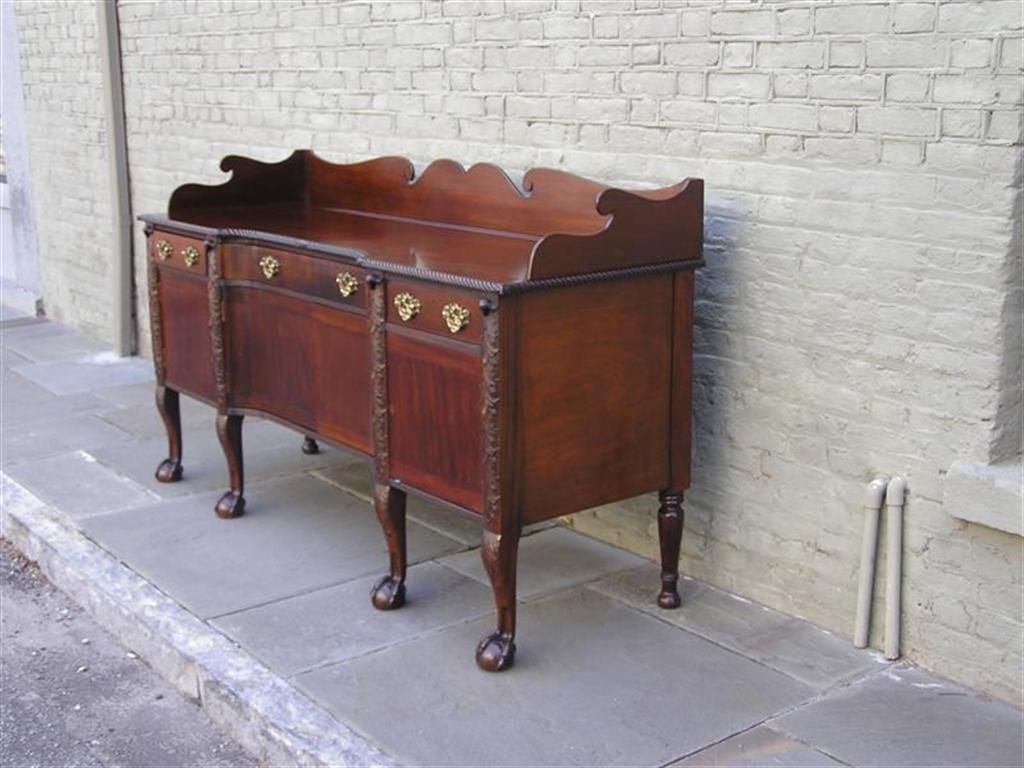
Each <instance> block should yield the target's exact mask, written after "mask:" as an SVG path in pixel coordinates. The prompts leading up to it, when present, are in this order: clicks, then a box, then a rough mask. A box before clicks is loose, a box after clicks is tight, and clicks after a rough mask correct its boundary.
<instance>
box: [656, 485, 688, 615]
mask: <svg viewBox="0 0 1024 768" xmlns="http://www.w3.org/2000/svg"><path fill="white" fill-rule="evenodd" d="M658 498H659V499H660V501H661V507H660V509H658V538H659V540H660V543H661V592H660V593H659V594H658V605H660V606H661V607H662V608H678V607H679V602H680V600H679V589H678V583H679V545H680V543H681V542H682V540H683V493H682V491H661V493H659V494H658Z"/></svg>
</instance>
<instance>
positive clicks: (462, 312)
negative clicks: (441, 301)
mask: <svg viewBox="0 0 1024 768" xmlns="http://www.w3.org/2000/svg"><path fill="white" fill-rule="evenodd" d="M441 317H443V318H444V322H445V325H447V326H448V330H449V331H451V332H452V333H458V332H459V331H461V330H462V329H463V328H465V327H466V326H467V325H469V310H468V309H466V308H465V307H464V306H462V305H461V304H445V305H444V306H443V307H442V308H441Z"/></svg>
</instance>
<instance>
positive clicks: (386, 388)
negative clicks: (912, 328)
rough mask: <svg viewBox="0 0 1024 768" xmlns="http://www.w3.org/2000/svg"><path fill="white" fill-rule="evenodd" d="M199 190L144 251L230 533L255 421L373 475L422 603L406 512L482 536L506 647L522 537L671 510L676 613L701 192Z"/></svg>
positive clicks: (680, 187) (488, 640)
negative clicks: (642, 498)
mask: <svg viewBox="0 0 1024 768" xmlns="http://www.w3.org/2000/svg"><path fill="white" fill-rule="evenodd" d="M221 169H222V170H224V171H230V172H231V173H232V175H231V177H230V179H229V180H228V181H227V182H225V183H223V184H221V185H218V186H205V185H199V184H187V185H185V186H182V187H179V188H178V189H177V190H175V192H174V193H173V195H172V196H171V200H170V204H169V210H168V215H167V216H158V215H146V216H142V217H140V218H141V219H142V220H143V221H144V222H145V226H146V234H147V236H148V240H147V242H148V268H149V300H150V322H151V327H152V338H153V359H154V364H155V368H156V381H157V388H156V403H157V408H158V409H159V411H160V415H161V416H162V418H163V422H164V424H165V426H166V429H167V436H168V443H169V456H168V458H166V459H165V460H164V461H163V462H162V463H161V464H160V465H159V468H158V469H157V473H156V475H157V479H158V480H161V481H163V482H174V481H178V480H180V479H181V477H182V441H181V423H180V417H179V393H185V394H187V395H190V396H192V397H195V398H197V399H199V400H202V401H205V402H207V403H210V404H212V405H214V406H215V407H216V409H217V434H218V436H219V438H220V442H221V444H222V446H223V449H224V453H225V456H226V459H227V467H228V475H229V490H228V491H227V492H226V493H225V494H224V496H223V497H222V498H221V499H220V500H219V501H218V502H217V505H216V512H217V514H218V515H220V516H221V517H226V518H227V517H235V516H237V515H240V514H242V511H243V509H244V507H245V498H244V496H243V463H242V419H243V417H244V416H245V415H246V414H259V415H261V416H266V417H270V418H272V419H275V420H277V421H279V422H282V423H284V424H286V425H289V426H291V427H294V428H295V429H296V430H298V431H299V432H300V433H302V434H303V435H305V443H304V445H303V448H304V450H307V451H315V450H317V445H316V442H315V441H316V440H317V439H319V440H323V441H326V442H328V443H331V444H336V445H340V446H345V447H347V448H350V449H354V450H356V451H358V452H361V453H363V454H367V455H369V456H372V457H373V460H374V474H375V492H374V499H375V508H376V514H377V516H378V518H379V519H380V523H381V526H382V528H383V530H384V535H385V537H386V539H387V545H388V551H389V553H390V568H389V571H388V574H387V575H386V576H385V577H384V578H382V579H381V580H380V581H379V582H378V583H377V585H376V586H375V587H374V589H373V591H372V595H371V596H372V601H373V605H374V606H376V607H377V608H379V609H382V610H388V609H394V608H398V607H400V606H401V605H402V604H403V602H404V600H405V577H406V542H405V502H406V493H407V492H408V493H415V494H421V495H422V496H424V497H426V498H428V499H432V500H434V501H437V502H440V503H442V504H443V505H447V506H449V507H453V508H455V509H457V510H461V511H463V512H465V513H469V514H470V515H472V516H474V517H476V518H477V519H479V521H480V526H481V529H482V547H481V556H482V559H483V562H484V565H485V567H486V570H487V573H488V575H489V577H490V581H491V585H492V587H493V591H494V599H495V603H496V606H497V628H496V630H495V631H494V632H493V633H491V634H489V635H488V636H487V637H485V638H484V639H483V640H482V642H481V643H480V645H479V647H478V648H477V651H476V660H477V663H478V664H479V665H480V667H482V668H483V669H486V670H491V671H496V670H501V669H505V668H507V667H509V666H511V665H512V662H513V659H514V657H515V650H516V646H515V643H514V637H515V625H516V551H517V547H518V542H519V537H520V531H521V528H522V527H523V526H524V525H526V524H529V523H535V522H538V521H541V520H546V519H549V518H553V517H558V516H561V515H567V514H569V513H572V512H576V511H579V510H582V509H586V508H589V507H594V506H597V505H599V504H606V503H609V502H613V501H617V500H621V499H624V498H628V497H632V496H636V495H638V494H642V493H645V492H650V491H659V497H660V508H659V510H658V531H659V535H660V544H661V590H660V594H659V595H658V598H657V599H658V604H659V605H661V606H662V607H663V608H674V607H676V606H678V605H679V595H678V592H677V589H676V582H677V580H678V560H679V546H680V538H681V535H682V514H683V513H682V499H683V492H684V491H685V490H686V489H687V488H688V486H689V484H690V440H691V359H692V326H693V294H694V269H695V268H696V267H698V266H700V265H701V264H702V241H703V183H702V181H701V180H699V179H687V180H685V181H683V182H681V183H679V184H676V185H674V186H671V187H666V188H664V189H657V190H650V191H633V190H625V189H616V188H612V187H608V186H605V185H602V184H599V183H597V182H594V181H590V180H586V179H582V178H579V177H577V176H573V175H571V174H568V173H564V172H561V171H556V170H550V169H544V168H536V169H533V170H531V171H529V172H528V173H526V175H525V176H524V177H523V179H522V183H521V186H517V185H516V184H515V183H513V182H512V181H511V180H510V179H509V177H508V176H506V175H505V173H504V172H503V171H501V170H500V169H499V168H497V167H495V166H493V165H488V164H479V165H474V166H472V167H471V168H469V169H468V170H467V169H464V168H463V167H462V166H461V165H459V164H458V163H455V162H452V161H450V160H438V161H436V162H434V163H432V164H431V165H429V166H428V167H427V168H426V169H425V170H424V171H423V172H422V173H420V174H418V175H417V174H416V172H415V169H414V166H413V165H412V163H410V162H409V161H408V160H406V159H403V158H400V157H382V158H378V159H375V160H370V161H367V162H362V163H356V164H352V165H336V164H332V163H329V162H327V161H325V160H322V159H320V158H318V157H317V156H316V155H314V154H313V153H311V152H309V151H297V152H295V153H294V154H292V155H291V157H289V158H288V159H286V160H284V161H282V162H279V163H263V162H259V161H256V160H251V159H247V158H243V157H237V156H229V157H226V158H224V160H223V161H222V162H221Z"/></svg>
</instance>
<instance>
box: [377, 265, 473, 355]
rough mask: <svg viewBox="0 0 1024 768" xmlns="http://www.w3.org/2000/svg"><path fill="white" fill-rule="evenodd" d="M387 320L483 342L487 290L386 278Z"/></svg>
mask: <svg viewBox="0 0 1024 768" xmlns="http://www.w3.org/2000/svg"><path fill="white" fill-rule="evenodd" d="M387 292H388V293H387V310H388V322H389V323H391V324H393V325H395V326H398V327H401V328H410V329H413V330H417V331H423V332H425V333H432V334H436V335H438V336H443V337H445V338H448V339H454V340H456V341H467V342H469V343H471V344H477V343H479V342H480V333H481V330H482V325H483V323H482V317H481V314H480V300H481V299H482V298H484V294H476V293H472V292H470V291H462V290H459V289H457V288H449V287H448V286H446V285H436V284H433V283H424V282H419V281H416V280H402V279H397V280H393V279H391V278H388V282H387Z"/></svg>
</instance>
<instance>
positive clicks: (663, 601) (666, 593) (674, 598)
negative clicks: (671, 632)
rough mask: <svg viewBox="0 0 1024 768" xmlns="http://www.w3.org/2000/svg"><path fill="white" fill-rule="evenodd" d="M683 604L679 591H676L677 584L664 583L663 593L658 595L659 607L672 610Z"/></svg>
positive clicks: (662, 583) (671, 582)
mask: <svg viewBox="0 0 1024 768" xmlns="http://www.w3.org/2000/svg"><path fill="white" fill-rule="evenodd" d="M681 602H682V601H681V600H680V599H679V591H678V590H677V589H676V582H675V581H662V582H661V592H659V593H658V606H659V607H661V608H665V609H668V610H671V609H672V608H678V607H679V605H680V603H681Z"/></svg>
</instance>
